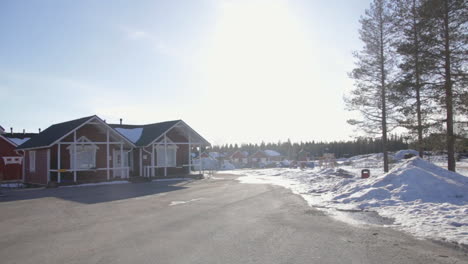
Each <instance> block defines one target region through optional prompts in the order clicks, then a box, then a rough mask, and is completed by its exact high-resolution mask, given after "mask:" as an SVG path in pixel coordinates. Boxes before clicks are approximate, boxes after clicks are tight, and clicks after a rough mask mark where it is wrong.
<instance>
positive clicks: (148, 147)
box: [17, 115, 209, 185]
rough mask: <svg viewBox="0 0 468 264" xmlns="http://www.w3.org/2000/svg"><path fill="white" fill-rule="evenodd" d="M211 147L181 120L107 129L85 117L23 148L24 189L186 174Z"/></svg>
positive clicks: (54, 127) (52, 129)
mask: <svg viewBox="0 0 468 264" xmlns="http://www.w3.org/2000/svg"><path fill="white" fill-rule="evenodd" d="M205 145H209V143H208V142H207V141H206V140H205V139H203V138H202V137H201V136H200V135H199V134H198V133H196V132H195V131H194V130H193V129H191V128H190V127H189V126H188V125H187V124H185V123H184V122H183V121H182V120H175V121H168V122H162V123H155V124H148V125H122V124H114V125H109V124H107V123H106V122H104V121H103V120H102V119H101V118H99V117H98V116H95V115H94V116H88V117H84V118H80V119H76V120H71V121H67V122H63V123H58V124H55V125H52V126H50V127H49V128H47V129H45V130H44V131H42V132H41V133H40V134H38V135H36V136H34V137H32V138H31V139H30V140H28V141H26V142H25V143H23V144H21V145H20V146H19V147H18V148H17V150H18V151H22V152H23V153H25V155H24V157H25V160H24V161H25V163H24V164H25V176H24V181H25V182H27V183H34V184H42V185H45V184H47V183H49V182H51V181H56V182H58V183H76V182H85V181H86V182H87V181H101V180H111V179H116V178H119V179H124V178H129V177H130V176H145V177H157V176H167V175H170V174H178V173H182V172H188V170H189V169H190V167H189V165H190V164H191V151H192V149H193V148H197V147H198V149H199V150H200V149H201V146H205Z"/></svg>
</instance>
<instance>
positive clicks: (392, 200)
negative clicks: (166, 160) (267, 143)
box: [231, 155, 468, 245]
mask: <svg viewBox="0 0 468 264" xmlns="http://www.w3.org/2000/svg"><path fill="white" fill-rule="evenodd" d="M369 158H370V159H375V158H376V156H375V155H366V156H361V157H358V158H356V157H354V158H353V160H362V159H369ZM359 170H360V169H357V168H355V167H354V166H342V167H340V168H326V169H319V168H315V169H308V170H299V169H267V170H241V171H233V172H231V173H237V174H238V175H247V176H244V177H240V178H239V180H240V181H241V182H244V183H269V184H275V185H280V186H283V187H286V188H289V189H291V190H292V191H293V192H294V193H297V194H300V195H302V196H303V197H304V199H305V200H306V201H307V202H308V203H309V204H310V205H312V206H317V207H320V208H326V209H324V210H333V209H340V210H343V209H345V210H350V209H352V210H362V211H375V212H377V213H379V215H381V216H384V217H388V218H392V219H394V223H393V224H391V226H392V227H394V228H397V229H400V230H404V231H407V232H410V233H412V234H414V235H416V236H418V237H424V238H431V239H438V240H446V241H450V242H455V243H460V244H465V245H468V235H467V234H468V177H466V176H463V175H460V174H458V173H454V172H450V171H448V170H445V169H443V168H441V167H438V166H436V165H434V164H432V163H430V162H428V161H425V160H422V159H420V158H419V157H414V158H411V159H408V160H403V161H402V162H400V163H397V164H396V166H395V167H394V168H393V169H392V170H391V171H390V172H389V173H381V172H379V170H375V171H377V172H374V173H372V172H371V178H369V179H361V178H360V177H358V176H359V174H358V173H359ZM371 171H372V170H371Z"/></svg>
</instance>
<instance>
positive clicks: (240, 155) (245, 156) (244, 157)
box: [228, 150, 249, 165]
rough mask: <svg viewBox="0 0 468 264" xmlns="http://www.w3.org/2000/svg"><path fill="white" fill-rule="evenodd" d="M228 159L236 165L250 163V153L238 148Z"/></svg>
mask: <svg viewBox="0 0 468 264" xmlns="http://www.w3.org/2000/svg"><path fill="white" fill-rule="evenodd" d="M228 160H229V162H231V163H232V164H234V165H238V164H241V165H246V164H248V163H249V153H248V152H247V151H240V150H236V151H234V152H233V153H231V155H229V156H228Z"/></svg>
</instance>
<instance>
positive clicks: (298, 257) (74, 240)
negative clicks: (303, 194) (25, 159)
mask: <svg viewBox="0 0 468 264" xmlns="http://www.w3.org/2000/svg"><path fill="white" fill-rule="evenodd" d="M217 178H218V179H211V180H199V181H190V182H183V181H182V182H181V181H178V182H153V183H138V184H121V185H105V186H94V187H74V188H58V189H45V190H44V189H43V190H21V191H9V192H7V196H6V197H2V198H0V263H3V264H6V263H34V264H37V263H203V264H206V263H468V256H467V254H466V252H463V251H461V250H454V249H451V248H448V247H445V246H441V245H437V244H435V243H432V242H429V241H420V240H416V239H414V238H412V237H410V236H408V235H406V234H403V233H400V232H397V231H394V230H391V229H388V228H382V227H377V226H350V225H347V224H344V223H342V222H339V221H335V220H333V219H332V218H330V217H328V216H326V215H324V214H323V213H321V212H320V211H316V210H313V209H312V208H310V207H308V206H307V205H306V203H305V202H304V201H303V200H302V198H300V197H299V196H296V195H293V194H292V193H291V192H289V191H288V190H286V189H283V188H280V187H274V186H269V185H248V184H240V183H238V182H237V181H236V180H235V177H234V176H229V175H218V176H217ZM220 178H222V179H220Z"/></svg>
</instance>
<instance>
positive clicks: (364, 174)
mask: <svg viewBox="0 0 468 264" xmlns="http://www.w3.org/2000/svg"><path fill="white" fill-rule="evenodd" d="M369 176H370V170H368V169H363V170H362V171H361V178H363V179H365V178H369Z"/></svg>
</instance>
